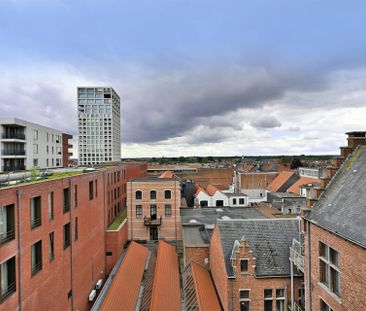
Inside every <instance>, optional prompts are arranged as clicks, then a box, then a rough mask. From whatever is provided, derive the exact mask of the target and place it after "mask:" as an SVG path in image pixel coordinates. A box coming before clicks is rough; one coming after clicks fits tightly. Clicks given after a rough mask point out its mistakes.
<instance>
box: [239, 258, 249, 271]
mask: <svg viewBox="0 0 366 311" xmlns="http://www.w3.org/2000/svg"><path fill="white" fill-rule="evenodd" d="M240 272H241V273H248V259H241V260H240Z"/></svg>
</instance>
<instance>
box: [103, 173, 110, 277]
mask: <svg viewBox="0 0 366 311" xmlns="http://www.w3.org/2000/svg"><path fill="white" fill-rule="evenodd" d="M106 174H108V173H106V172H103V188H104V194H103V199H104V200H103V201H104V211H103V216H104V272H105V273H104V275H107V256H106V251H107V232H106V230H107V220H106V210H107V208H108V207H107V197H106V193H107V183H106V182H105V175H106ZM108 272H109V271H108Z"/></svg>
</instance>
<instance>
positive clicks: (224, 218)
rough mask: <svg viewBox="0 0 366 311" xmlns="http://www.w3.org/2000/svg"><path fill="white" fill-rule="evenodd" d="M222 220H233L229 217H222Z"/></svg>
mask: <svg viewBox="0 0 366 311" xmlns="http://www.w3.org/2000/svg"><path fill="white" fill-rule="evenodd" d="M221 219H222V220H230V219H231V218H230V217H229V216H222V217H221Z"/></svg>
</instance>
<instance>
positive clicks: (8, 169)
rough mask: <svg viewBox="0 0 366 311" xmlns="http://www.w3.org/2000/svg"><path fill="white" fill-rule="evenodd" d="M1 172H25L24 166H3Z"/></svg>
mask: <svg viewBox="0 0 366 311" xmlns="http://www.w3.org/2000/svg"><path fill="white" fill-rule="evenodd" d="M2 171H3V172H15V171H25V166H24V165H4V166H3V167H2Z"/></svg>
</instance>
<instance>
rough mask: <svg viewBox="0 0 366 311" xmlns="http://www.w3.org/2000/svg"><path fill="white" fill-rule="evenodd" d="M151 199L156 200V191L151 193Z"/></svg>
mask: <svg viewBox="0 0 366 311" xmlns="http://www.w3.org/2000/svg"><path fill="white" fill-rule="evenodd" d="M150 199H151V200H156V191H155V190H152V191H150Z"/></svg>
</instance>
